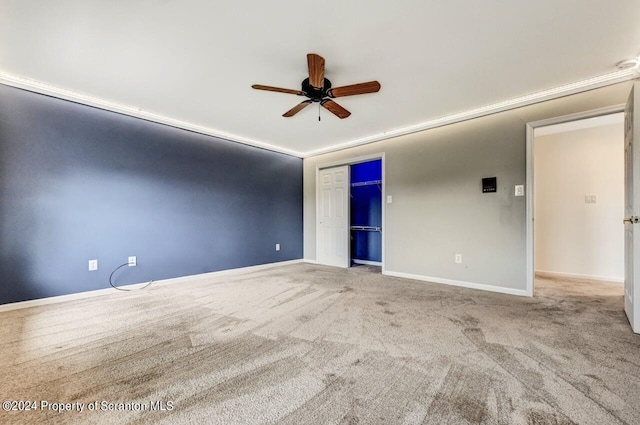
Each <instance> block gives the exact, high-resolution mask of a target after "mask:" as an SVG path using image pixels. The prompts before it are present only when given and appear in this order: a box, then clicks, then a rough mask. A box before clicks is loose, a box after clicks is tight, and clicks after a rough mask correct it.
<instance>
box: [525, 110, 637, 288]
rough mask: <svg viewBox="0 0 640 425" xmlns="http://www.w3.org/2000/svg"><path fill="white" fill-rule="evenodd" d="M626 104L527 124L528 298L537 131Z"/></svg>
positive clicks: (531, 283)
mask: <svg viewBox="0 0 640 425" xmlns="http://www.w3.org/2000/svg"><path fill="white" fill-rule="evenodd" d="M624 106H625V105H624V104H620V105H614V106H609V107H606V108H600V109H594V110H591V111H586V112H579V113H577V114H569V115H563V116H560V117H555V118H549V119H545V120H540V121H534V122H530V123H527V127H526V129H527V131H526V133H527V144H526V164H527V167H526V170H527V171H526V173H527V178H526V182H527V183H526V189H525V190H526V204H527V205H526V218H525V220H526V247H527V249H526V256H527V258H526V263H527V270H526V273H527V276H526V289H525V291H526V293H527V296H529V297H533V293H534V284H535V241H534V238H535V211H534V199H533V194H534V192H535V188H534V184H533V182H534V175H533V170H534V162H533V144H534V140H535V135H534V132H535V129H536V128H539V127H544V126H547V125H555V124H562V123H565V122H569V121H576V120H582V119H587V118H594V117H598V116H601V115H608V114H617V113H619V112H624Z"/></svg>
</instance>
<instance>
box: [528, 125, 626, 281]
mask: <svg viewBox="0 0 640 425" xmlns="http://www.w3.org/2000/svg"><path fill="white" fill-rule="evenodd" d="M534 177H535V253H536V254H535V255H536V257H535V261H536V271H537V272H545V273H553V274H559V275H567V276H572V277H581V278H586V279H601V280H611V281H620V282H622V281H624V257H623V255H624V226H623V224H622V217H623V215H624V127H623V124H622V122H620V123H618V124H613V125H611V124H610V125H605V126H599V127H591V128H586V129H581V130H572V131H568V132H561V133H556V134H551V135H545V136H538V137H536V138H535V141H534ZM585 196H596V197H597V201H596V203H585Z"/></svg>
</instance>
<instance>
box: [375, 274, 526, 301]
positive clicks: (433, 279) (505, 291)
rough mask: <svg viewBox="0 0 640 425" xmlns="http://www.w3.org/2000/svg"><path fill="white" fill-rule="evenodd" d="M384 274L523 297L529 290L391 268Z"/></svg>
mask: <svg viewBox="0 0 640 425" xmlns="http://www.w3.org/2000/svg"><path fill="white" fill-rule="evenodd" d="M382 274H383V275H386V276H393V277H401V278H405V279H413V280H420V281H424V282H431V283H440V284H443V285H451V286H460V287H462V288H469V289H479V290H481V291H489V292H498V293H501V294H508V295H518V296H521V297H525V296H527V291H526V290H524V289H513V288H506V287H504V286H494V285H486V284H484V283H475V282H464V281H462V280H452V279H442V278H439V277H430V276H422V275H417V274H410V273H401V272H392V271H389V270H387V271H383V272H382Z"/></svg>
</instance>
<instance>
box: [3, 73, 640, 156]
mask: <svg viewBox="0 0 640 425" xmlns="http://www.w3.org/2000/svg"><path fill="white" fill-rule="evenodd" d="M638 77H640V72H639V70H638V69H636V68H631V69H625V70H622V71H617V72H613V73H610V74H605V75H601V76H598V77H594V78H589V79H586V80H582V81H577V82H575V83H571V84H566V85H563V86H559V87H555V88H552V89H549V90H543V91H540V92H536V93H531V94H527V95H524V96H520V97H516V98H513V99H509V100H505V101H502V102H497V103H492V104H490V105H486V106H481V107H479V108H474V109H470V110H467V111H463V112H459V113H456V114H451V115H446V116H443V117H440V118H436V119H433V120H428V121H424V122H421V123H418V124H414V125H411V126H407V127H401V128H397V129H394V130H389V131H385V132H382V133H378V134H373V135H370V136H366V137H362V138H358V139H353V140H348V141H344V142H340V143H337V144H334V145H331V146H328V147H326V148H322V149H315V150H311V151H307V152H300V151H296V150H293V149H288V148H283V147H281V146H276V145H273V144H270V143H265V142H261V141H259V140H254V139H250V138H247V137H243V136H239V135H236V134H232V133H227V132H225V131H221V130H217V129H214V128H210V127H205V126H202V125H198V124H193V123H190V122H187V121H182V120H178V119H174V118H170V117H167V116H164V115H160V114H156V113H153V112H150V111H145V110H143V109H142V108H138V107H135V106H130V105H124V104H121V103H117V102H114V101H111V100H107V99H102V98H98V97H94V96H91V95H88V94H84V93H79V92H76V91H72V90H67V89H63V88H60V87H56V86H53V85H51V84H47V83H44V82H41V81H36V80H32V79H29V78H25V77H21V76H18V75H13V74H9V73H6V72H2V71H0V84H5V85H8V86H12V87H17V88H20V89H24V90H28V91H32V92H35V93H40V94H44V95H47V96H52V97H56V98H60V99H65V100H69V101H72V102H75V103H80V104H83V105H88V106H93V107H96V108H99V109H104V110H107V111H112V112H116V113H119V114H123V115H129V116H132V117H136V118H141V119H144V120H147V121H152V122H156V123H160V124H165V125H168V126H171V127H175V128H180V129H184V130H188V131H193V132H195V133H200V134H204V135H208V136H213V137H217V138H220V139H224V140H229V141H232V142H238V143H243V144H245V145H249V146H254V147H258V148H262V149H267V150H270V151H274V152H279V153H284V154H287V155H292V156H296V157H298V158H309V157H313V156H317V155H322V154H325V153H330V152H335V151H339V150H343V149H348V148H352V147H356V146H361V145H366V144H369V143H374V142H379V141H382V140H386V139H391V138H394V137H398V136H403V135H406V134H411V133H417V132H420V131H424V130H429V129H432V128H437V127H443V126H446V125H450V124H455V123H457V122H462V121H467V120H470V119H473V118H479V117H483V116H486V115H491V114H495V113H497V112H503V111H508V110H510V109H515V108H520V107H523V106H527V105H532V104H535V103H540V102H544V101H547V100H551V99H556V98H559V97H563V96H568V95H571V94H576V93H581V92H585V91H588V90H593V89H596V88H599V87H604V86H608V85H612V84H617V83H620V82H624V81H628V80H632V79H635V78H638Z"/></svg>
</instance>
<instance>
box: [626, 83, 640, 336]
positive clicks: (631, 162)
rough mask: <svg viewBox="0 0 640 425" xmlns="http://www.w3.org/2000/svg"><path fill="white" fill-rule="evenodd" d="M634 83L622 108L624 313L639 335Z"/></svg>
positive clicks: (639, 149)
mask: <svg viewBox="0 0 640 425" xmlns="http://www.w3.org/2000/svg"><path fill="white" fill-rule="evenodd" d="M639 87H640V83H634V85H633V88H632V89H631V94H630V95H629V100H628V101H627V105H626V107H625V109H624V157H625V158H624V170H625V177H624V178H625V182H624V185H625V196H624V215H625V217H624V255H625V260H624V268H625V270H624V273H625V276H624V311H625V312H626V313H627V318H628V319H629V323H630V324H631V328H632V329H633V331H634V332H635V333H640V302H639V299H640V289H639V287H640V228H639V226H640V223H639V221H640V144H639V143H638V138H639V137H640V131H638V129H636V128H635V127H636V126H637V124H636V123H639V122H640V119H639V117H638V115H637V114H638V113H639V112H640V108H639V107H638V95H639V93H638V90H640V88H639Z"/></svg>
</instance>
